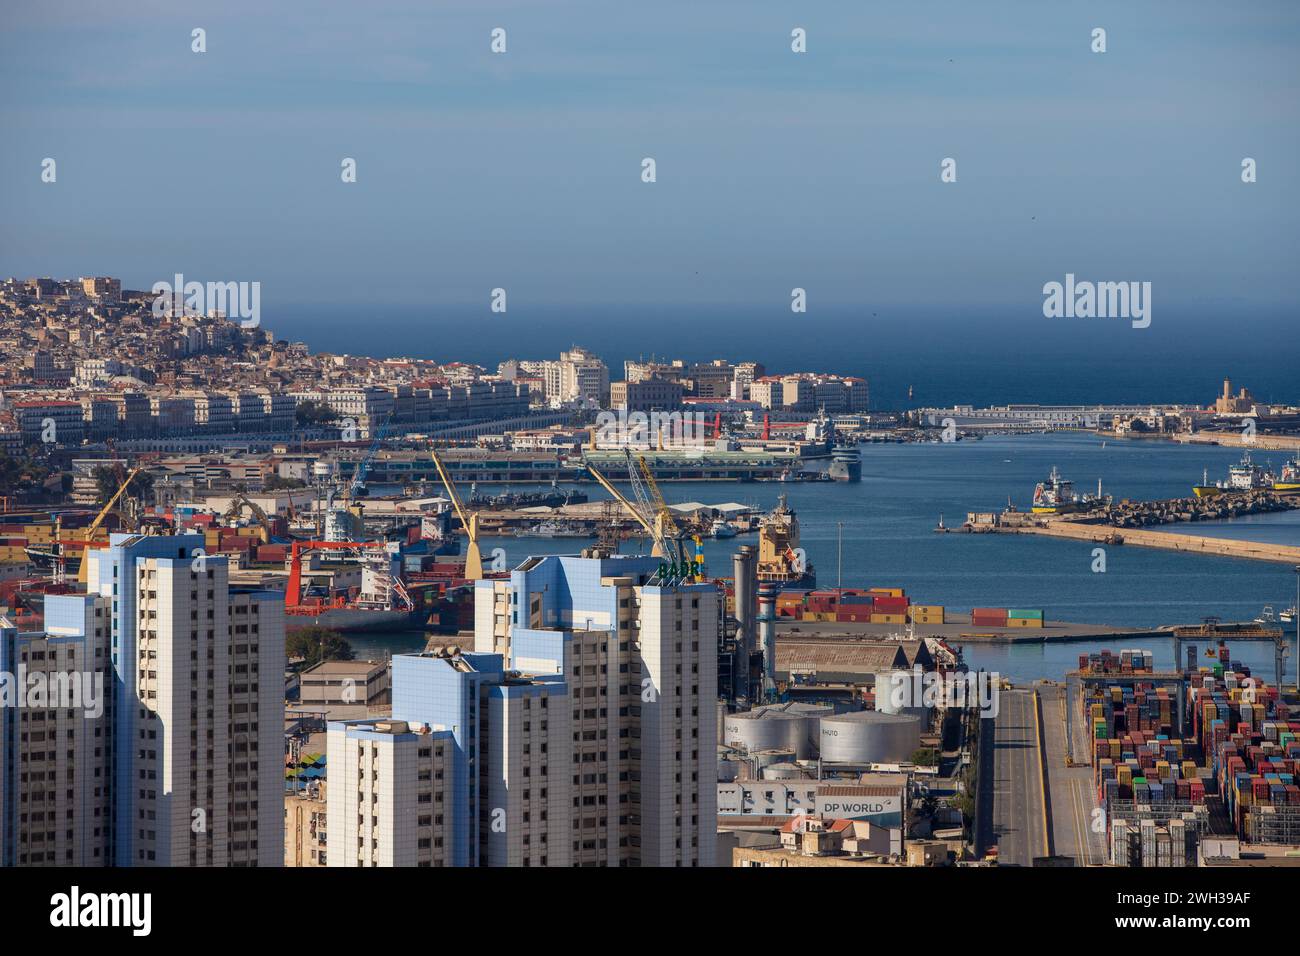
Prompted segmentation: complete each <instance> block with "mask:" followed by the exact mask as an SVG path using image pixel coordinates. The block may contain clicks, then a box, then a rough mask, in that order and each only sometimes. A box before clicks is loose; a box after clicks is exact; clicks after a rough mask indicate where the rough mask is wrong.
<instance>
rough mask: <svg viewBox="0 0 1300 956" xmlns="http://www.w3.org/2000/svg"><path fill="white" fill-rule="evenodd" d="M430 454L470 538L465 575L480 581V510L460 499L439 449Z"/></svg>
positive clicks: (431, 451) (481, 574) (433, 449)
mask: <svg viewBox="0 0 1300 956" xmlns="http://www.w3.org/2000/svg"><path fill="white" fill-rule="evenodd" d="M429 454H430V455H431V456H432V457H433V466H434V467H435V468H437V469H438V477H439V478H441V479H442V485H443V487H444V488H446V489H447V497H449V498H450V499H451V503H452V506H453V507H455V509H456V517H458V518H459V519H460V523H461V525H462V526H463V527H464V529H465V535H466V537H467V538H468V540H469V543H468V544H467V545H466V546H465V577H466V578H468V579H469V580H471V581H478V580H480V579H481V578H482V577H483V558H482V557H481V556H480V554H479V550H478V512H477V511H468V510H467V509H466V508H465V503H464V502H463V501H461V500H460V492H458V491H457V490H456V485H455V484H454V483H453V482H452V480H451V475H450V474H448V473H447V469H446V468H444V467H443V464H442V459H441V458H439V457H438V450H437V449H436V448H430V449H429Z"/></svg>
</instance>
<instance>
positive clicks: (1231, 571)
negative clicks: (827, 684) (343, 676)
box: [354, 435, 1300, 679]
mask: <svg viewBox="0 0 1300 956" xmlns="http://www.w3.org/2000/svg"><path fill="white" fill-rule="evenodd" d="M1238 457H1239V453H1238V452H1236V451H1233V450H1230V449H1225V448H1216V447H1213V446H1191V447H1187V446H1182V445H1177V444H1173V443H1168V442H1155V441H1116V440H1114V439H1110V440H1107V441H1106V443H1105V446H1104V447H1103V445H1102V441H1101V439H1098V438H1096V437H1093V436H1086V435H1048V436H1015V437H998V438H986V439H984V440H981V441H963V442H957V443H953V444H909V445H896V444H887V445H885V444H882V445H867V446H864V447H863V480H862V482H861V483H860V484H853V485H850V484H839V483H809V484H786V485H782V484H773V483H757V484H715V483H681V484H665V485H664V486H663V490H664V494H665V497H666V498H667V499H668V500H669V502H670V503H677V502H683V501H701V502H705V503H708V504H721V503H724V502H728V501H738V502H741V503H744V504H751V505H756V506H758V507H760V508H763V509H769V508H771V507H772V506H774V505H775V504H776V499H777V495H778V494H781V493H782V492H784V493H786V494H788V496H789V502H790V504H791V505H792V506H793V507H794V508H795V509H796V511H797V512H798V515H799V519H800V523H801V525H802V530H803V539H802V545H803V547H804V549H805V550H806V551H807V552H808V557H809V560H811V561H812V562H813V564H814V565H815V566H816V569H817V576H818V582H819V584H820V585H822V586H827V587H833V586H835V584H836V582H837V580H842V582H843V584H844V586H845V587H850V586H901V587H904V588H906V589H907V593H908V594H909V595H912V597H913V600H915V601H916V602H918V603H925V604H943V605H945V606H946V607H948V608H950V609H952V610H954V611H958V612H960V611H965V610H969V609H970V608H971V607H981V606H987V607H1031V608H1039V607H1041V608H1043V609H1044V610H1045V612H1046V614H1047V616H1048V617H1049V618H1052V619H1059V620H1066V621H1076V622H1081V623H1089V624H1110V625H1116V626H1131V627H1155V626H1159V625H1162V624H1182V623H1195V622H1199V621H1200V619H1201V618H1202V617H1205V616H1207V615H1217V616H1219V617H1220V618H1222V619H1223V620H1225V621H1227V620H1234V621H1235V620H1250V619H1253V618H1254V617H1255V616H1256V615H1257V614H1259V613H1260V611H1261V610H1262V609H1263V607H1264V606H1265V605H1273V606H1274V607H1275V608H1277V609H1281V608H1282V607H1286V606H1289V605H1290V604H1291V603H1292V601H1293V600H1294V599H1295V589H1296V575H1295V572H1294V571H1293V570H1292V569H1291V567H1290V566H1288V565H1283V564H1272V563H1266V562H1259V561H1244V560H1238V559H1230V558H1217V557H1203V556H1199V555H1185V554H1176V553H1173V552H1166V551H1157V550H1152V549H1142V548H1132V547H1129V548H1126V547H1113V548H1110V549H1108V559H1107V569H1106V572H1105V573H1104V574H1097V573H1093V572H1092V570H1091V566H1092V548H1093V545H1091V544H1083V543H1075V542H1069V541H1059V540H1053V539H1048V538H1036V537H1007V536H1001V535H965V534H935V533H934V530H933V529H934V527H935V525H936V524H937V522H938V520H939V516H940V514H942V515H943V518H944V521H945V523H947V524H949V525H959V524H960V523H961V522H962V520H964V517H965V513H966V512H967V511H974V510H994V509H999V508H1002V507H1004V506H1005V505H1006V504H1007V501H1008V499H1010V500H1011V501H1012V502H1014V503H1015V504H1016V505H1017V506H1019V507H1027V506H1028V504H1029V498H1030V494H1031V492H1032V490H1033V486H1034V483H1035V482H1037V481H1040V480H1042V478H1043V477H1045V476H1046V474H1047V473H1048V471H1049V470H1050V469H1051V468H1052V466H1053V465H1055V466H1057V467H1058V468H1059V469H1060V471H1061V472H1062V474H1064V475H1065V476H1066V477H1068V478H1072V479H1073V480H1074V481H1075V482H1076V483H1077V484H1078V485H1079V486H1080V487H1087V488H1094V489H1095V486H1096V482H1097V480H1098V479H1099V478H1100V479H1101V480H1102V487H1103V490H1104V491H1105V492H1107V493H1109V494H1113V495H1115V496H1116V497H1118V498H1168V497H1174V496H1183V495H1187V494H1189V493H1190V488H1191V485H1192V484H1193V482H1196V481H1199V479H1200V476H1201V471H1202V469H1204V468H1208V469H1209V471H1210V474H1211V476H1215V475H1222V474H1223V473H1225V472H1226V470H1227V467H1228V465H1229V464H1231V463H1232V462H1234V461H1236V460H1237V458H1238ZM1256 457H1257V459H1258V460H1260V461H1261V462H1267V461H1268V460H1269V458H1270V455H1269V454H1268V453H1260V454H1258V455H1257V456H1256ZM1272 457H1274V458H1276V461H1275V464H1280V461H1281V458H1282V455H1281V453H1276V454H1274V455H1273V456H1272ZM586 490H587V492H588V494H590V495H591V496H592V499H593V500H596V499H597V498H598V497H600V496H601V493H600V489H598V488H595V487H594V486H593V487H588V488H586ZM1194 529H1195V530H1196V531H1197V532H1198V533H1201V534H1223V535H1229V536H1237V537H1240V536H1246V537H1251V538H1257V539H1260V540H1269V541H1273V542H1277V543H1283V544H1296V545H1300V513H1296V512H1292V513H1289V514H1286V515H1268V516H1260V517H1259V518H1247V519H1239V520H1236V521H1232V522H1204V523H1198V524H1196V525H1195V526H1194ZM841 530H842V540H843V548H842V554H843V560H842V564H841V563H840V562H839V561H838V559H837V556H838V555H839V553H840V549H839V548H838V545H837V541H838V540H839V535H840V533H841ZM755 540H756V537H755V536H750V537H748V538H745V537H741V538H735V539H732V540H730V541H721V542H715V541H709V542H706V544H705V556H706V559H707V561H708V563H709V566H710V568H712V569H713V570H715V571H716V572H717V573H719V574H723V575H726V574H729V573H730V567H731V565H730V556H731V554H732V553H733V551H734V550H735V548H736V546H737V544H740V543H744V542H746V541H750V542H753V541H755ZM483 544H484V547H485V549H486V550H488V551H489V552H490V550H491V549H492V548H495V547H501V548H504V549H505V551H506V555H507V558H508V559H509V561H510V562H511V563H514V562H516V561H519V560H522V559H523V558H524V557H526V556H528V555H530V554H551V553H573V552H575V551H577V550H578V548H579V547H581V546H582V544H583V542H581V541H578V540H574V539H568V540H546V539H519V538H504V539H489V540H486V541H484V542H483ZM354 644H357V645H358V647H359V648H368V649H370V650H376V651H377V650H385V649H387V650H393V651H401V650H411V649H416V648H418V647H419V646H420V645H421V644H422V640H421V639H420V638H419V637H418V636H417V635H406V636H403V637H396V638H395V637H391V636H390V637H385V638H382V639H378V638H370V639H358V640H356V641H354ZM1101 646H1102V645H1100V644H1098V645H1089V644H1068V645H1062V646H1058V647H1053V648H1044V647H1041V646H1021V647H1014V648H1005V647H1004V648H974V647H970V646H968V647H967V649H966V651H967V659H968V660H969V661H970V662H971V664H972V666H982V667H987V668H990V669H996V670H999V671H1000V672H1002V673H1004V674H1008V675H1010V676H1012V677H1018V678H1022V679H1024V678H1029V677H1037V676H1053V675H1055V676H1059V675H1060V674H1061V673H1063V672H1064V671H1065V670H1068V669H1070V668H1071V667H1072V666H1073V665H1074V663H1076V662H1077V658H1078V655H1079V654H1080V653H1083V652H1086V651H1091V650H1097V649H1100V648H1101ZM1145 646H1150V647H1152V649H1153V650H1155V651H1156V653H1157V655H1163V658H1162V659H1165V660H1166V662H1167V663H1172V649H1171V646H1170V645H1169V644H1168V642H1154V643H1150V642H1148V644H1147V645H1145ZM1111 649H1112V650H1116V649H1118V648H1114V647H1112V648H1111ZM1234 652H1235V653H1234V656H1235V657H1237V658H1239V659H1241V660H1243V661H1245V662H1247V663H1249V664H1250V665H1251V666H1252V667H1254V668H1256V669H1260V673H1261V674H1265V675H1267V676H1268V678H1269V679H1271V675H1272V661H1271V651H1269V650H1268V649H1267V648H1266V647H1265V645H1262V644H1253V645H1252V644H1241V645H1238V646H1237V647H1235V648H1234ZM1290 666H1291V669H1292V672H1293V673H1294V661H1293V662H1292V664H1291V665H1290ZM1265 668H1266V669H1265Z"/></svg>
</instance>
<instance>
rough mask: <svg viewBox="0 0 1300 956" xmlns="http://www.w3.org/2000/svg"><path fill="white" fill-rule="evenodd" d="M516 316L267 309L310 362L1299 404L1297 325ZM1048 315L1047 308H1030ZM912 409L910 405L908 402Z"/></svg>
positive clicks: (844, 315)
mask: <svg viewBox="0 0 1300 956" xmlns="http://www.w3.org/2000/svg"><path fill="white" fill-rule="evenodd" d="M510 301H511V305H510V311H509V313H507V314H505V315H491V314H488V313H486V309H485V310H484V312H483V313H470V312H467V311H466V310H465V309H463V308H457V307H454V306H449V305H440V304H439V303H437V302H430V303H429V304H428V305H426V306H420V307H415V306H396V307H394V306H387V305H385V306H379V305H375V306H341V305H325V306H307V305H288V306H280V307H268V308H266V309H264V310H263V323H264V324H265V325H266V326H267V328H269V329H271V330H272V331H273V332H274V334H275V335H276V336H277V337H280V338H290V339H294V340H299V341H306V342H307V343H308V344H309V345H310V346H311V348H312V349H313V350H315V351H332V352H339V353H350V354H353V355H373V356H377V357H392V356H414V357H419V358H429V359H434V360H439V361H452V360H459V361H465V362H473V363H476V364H479V365H483V366H484V367H486V368H488V369H492V370H495V369H496V366H497V364H498V363H499V362H501V361H503V360H505V359H507V358H534V359H536V358H554V357H556V356H558V354H559V352H560V350H561V349H566V348H568V347H569V346H571V345H573V344H578V345H583V346H585V347H587V348H590V349H591V350H592V351H594V352H595V353H596V354H597V355H599V356H601V357H602V358H603V359H604V360H605V362H606V363H607V364H608V365H609V367H610V372H611V376H612V377H613V378H616V379H617V378H621V377H622V368H623V361H624V360H625V359H634V358H637V357H646V358H649V357H650V356H651V355H655V356H658V357H659V358H683V359H687V360H691V361H698V360H708V359H714V358H729V359H731V360H733V361H742V360H749V361H756V362H762V363H763V364H764V365H765V367H766V368H767V369H768V371H770V372H774V373H784V372H794V371H825V372H836V373H840V374H844V375H860V376H864V377H865V378H866V379H867V380H868V381H869V382H870V385H871V400H872V407H873V408H885V409H888V408H902V407H914V406H927V405H928V406H942V405H953V404H959V403H969V404H974V405H991V404H1002V403H1006V402H1032V403H1038V404H1043V405H1051V404H1075V403H1080V402H1087V403H1096V402H1178V403H1183V404H1188V403H1195V404H1202V405H1203V404H1206V403H1208V402H1210V401H1212V400H1213V399H1214V397H1215V395H1217V394H1218V391H1219V388H1220V386H1221V383H1222V379H1223V378H1224V376H1230V377H1231V378H1232V379H1233V380H1234V382H1238V383H1240V384H1241V385H1245V386H1246V387H1248V388H1250V389H1251V391H1252V393H1253V394H1254V395H1255V396H1256V397H1258V398H1259V399H1261V400H1263V401H1267V402H1277V403H1281V402H1295V401H1297V400H1300V395H1297V394H1296V381H1297V378H1296V369H1297V368H1300V336H1298V335H1296V334H1295V320H1294V317H1293V316H1290V315H1261V314H1259V313H1258V312H1257V311H1251V312H1249V313H1238V312H1234V311H1233V310H1232V309H1231V308H1230V307H1225V308H1224V309H1222V310H1215V311H1207V312H1205V313H1204V314H1199V315H1186V314H1180V313H1177V312H1174V311H1172V310H1171V311H1168V312H1161V313H1160V314H1158V315H1156V316H1155V317H1154V318H1153V320H1152V323H1151V326H1150V328H1146V329H1133V328H1131V327H1129V326H1128V325H1127V324H1126V323H1123V322H1111V321H1100V320H1096V321H1091V320H1065V319H1045V318H1043V315H1042V312H1041V310H1039V309H1037V308H1019V309H1007V310H1005V311H997V312H992V311H985V312H980V313H976V312H972V313H970V314H961V315H953V314H947V313H944V314H937V315H936V314H935V313H934V311H933V310H929V311H921V310H916V311H900V310H898V309H892V310H891V309H888V308H886V307H884V306H871V305H869V306H864V307H863V308H862V309H861V310H860V311H848V310H844V309H834V310H831V309H819V308H812V309H811V310H810V311H809V312H808V313H807V314H805V315H793V314H791V313H790V311H789V309H788V306H787V307H784V308H778V307H772V308H770V309H767V310H761V309H756V310H751V311H748V312H745V313H741V314H737V313H736V312H721V311H717V310H712V311H710V310H708V309H689V310H688V309H680V308H669V307H665V308H661V309H655V310H647V309H645V308H644V307H628V306H624V305H612V306H610V307H609V308H607V309H593V308H591V307H584V308H582V309H572V310H557V309H547V308H540V307H529V306H528V305H527V304H526V303H523V302H522V300H519V299H516V298H512V299H511V300H510ZM1035 301H1037V300H1035ZM909 386H910V387H912V389H913V398H912V400H910V401H909V400H908V397H907V393H908V388H909Z"/></svg>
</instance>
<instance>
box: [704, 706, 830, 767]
mask: <svg viewBox="0 0 1300 956" xmlns="http://www.w3.org/2000/svg"><path fill="white" fill-rule="evenodd" d="M831 712H832V710H831V708H829V707H820V706H809V705H806V704H774V705H770V706H764V707H755V708H754V709H753V710H747V711H745V712H743V713H739V714H728V715H727V716H726V718H725V721H724V726H723V733H722V743H723V745H724V746H727V747H736V748H738V749H740V750H744V751H746V752H747V753H751V754H752V753H755V752H756V751H760V750H792V751H794V754H795V756H796V757H797V758H798V759H799V760H807V759H810V758H811V757H813V756H815V755H816V753H817V735H818V726H817V721H818V719H819V718H820V717H822V716H823V715H824V714H829V713H831Z"/></svg>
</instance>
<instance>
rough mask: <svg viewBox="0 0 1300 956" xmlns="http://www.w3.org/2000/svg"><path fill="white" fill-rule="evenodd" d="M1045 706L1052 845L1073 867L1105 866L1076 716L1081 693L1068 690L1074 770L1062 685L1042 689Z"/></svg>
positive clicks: (1081, 729)
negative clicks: (1069, 757) (1067, 744)
mask: <svg viewBox="0 0 1300 956" xmlns="http://www.w3.org/2000/svg"><path fill="white" fill-rule="evenodd" d="M1038 692H1039V694H1040V695H1041V696H1042V702H1043V733H1044V737H1045V739H1046V742H1047V763H1046V769H1047V785H1048V795H1049V799H1050V801H1051V820H1052V840H1053V842H1054V844H1055V848H1056V853H1057V855H1058V856H1071V857H1074V861H1075V865H1076V866H1096V865H1100V864H1102V863H1104V862H1105V854H1106V836H1105V832H1104V827H1103V828H1102V832H1100V833H1098V832H1095V828H1096V827H1097V826H1098V825H1099V824H1100V822H1101V821H1100V815H1099V814H1096V813H1095V812H1094V811H1095V810H1096V809H1097V795H1096V791H1095V790H1094V789H1093V785H1092V778H1093V771H1092V767H1091V766H1090V765H1089V764H1088V763H1087V760H1088V746H1089V743H1088V733H1087V728H1086V727H1085V726H1084V721H1083V718H1082V716H1081V715H1080V713H1079V709H1078V708H1079V696H1078V695H1079V688H1078V686H1077V685H1075V686H1074V687H1073V688H1071V692H1070V704H1071V706H1072V708H1073V709H1072V712H1071V715H1070V716H1071V721H1072V727H1071V729H1072V731H1073V737H1074V749H1073V755H1072V756H1073V762H1074V764H1075V765H1074V766H1066V762H1065V757H1066V747H1065V733H1066V726H1065V708H1066V690H1065V686H1064V685H1063V684H1056V685H1049V684H1040V685H1039V687H1038Z"/></svg>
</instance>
